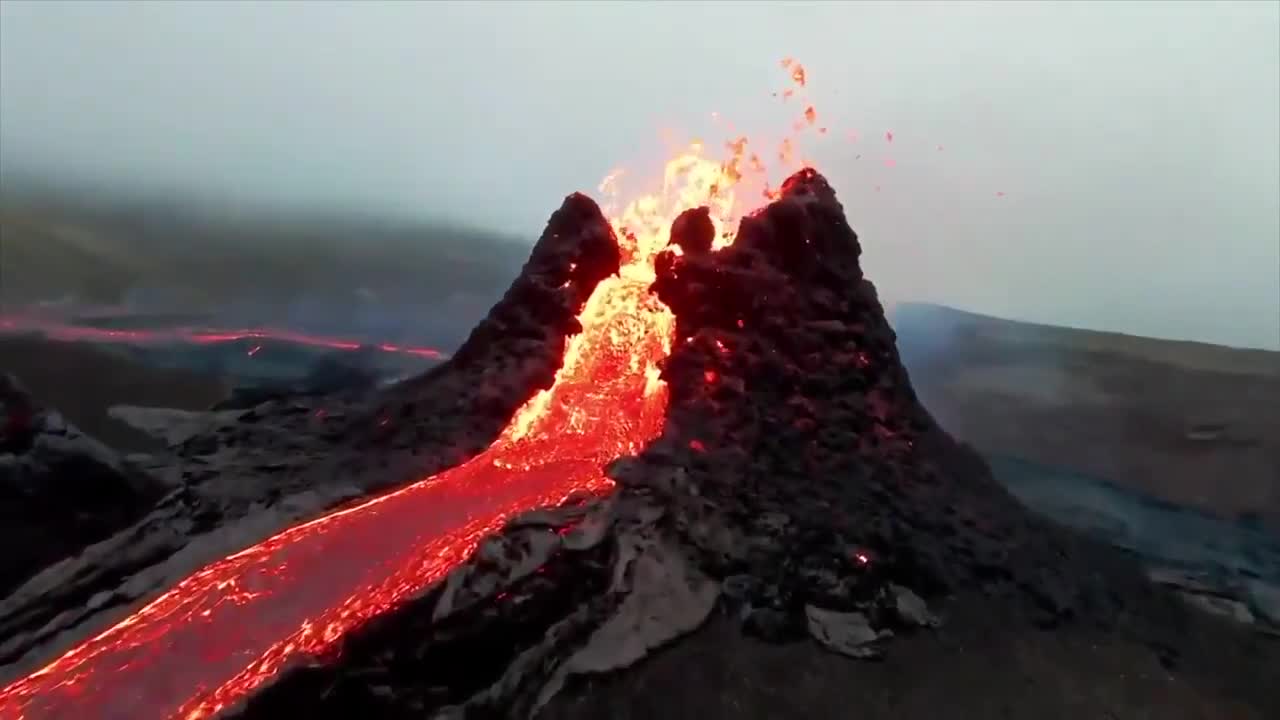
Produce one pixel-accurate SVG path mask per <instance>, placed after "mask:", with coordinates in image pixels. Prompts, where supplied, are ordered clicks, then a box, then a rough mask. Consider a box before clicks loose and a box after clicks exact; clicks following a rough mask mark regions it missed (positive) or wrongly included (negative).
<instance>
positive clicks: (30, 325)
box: [0, 315, 448, 360]
mask: <svg viewBox="0 0 1280 720" xmlns="http://www.w3.org/2000/svg"><path fill="white" fill-rule="evenodd" d="M0 331H4V332H37V333H40V334H41V335H44V336H45V337H47V338H50V339H53V340H64V341H87V342H100V343H108V342H109V343H123V344H129V345H157V344H164V343H189V344H194V345H213V344H218V343H227V342H236V341H238V340H274V341H277V342H285V343H290V344H293V345H307V346H310V347H322V348H327V349H329V350H358V349H359V348H361V347H363V346H364V344H363V343H360V342H356V341H354V340H342V339H338V338H331V337H323V336H320V335H308V334H306V333H300V332H293V331H290V330H272V329H267V328H240V329H235V330H214V329H208V328H204V329H196V328H166V329H149V330H111V329H107V328H95V327H87V326H84V325H72V324H68V323H62V322H57V321H54V320H49V319H45V318H40V317H38V316H36V315H21V316H19V315H15V316H9V317H3V318H0ZM257 347H261V346H257ZM373 347H376V348H377V349H379V350H381V351H383V352H388V353H400V354H404V355H415V356H417V357H423V358H430V359H433V360H443V359H444V358H446V357H448V356H447V355H445V354H444V353H442V352H440V351H439V350H435V349H432V348H425V347H414V346H412V345H395V344H392V343H377V344H374V345H373ZM255 353H256V351H255V352H251V353H249V354H250V355H253V354H255Z"/></svg>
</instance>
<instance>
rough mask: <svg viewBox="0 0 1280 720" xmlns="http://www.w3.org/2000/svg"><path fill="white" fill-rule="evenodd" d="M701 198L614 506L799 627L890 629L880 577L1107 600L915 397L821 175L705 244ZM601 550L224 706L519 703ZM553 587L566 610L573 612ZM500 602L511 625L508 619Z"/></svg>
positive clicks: (593, 583)
mask: <svg viewBox="0 0 1280 720" xmlns="http://www.w3.org/2000/svg"><path fill="white" fill-rule="evenodd" d="M700 215H701V213H698V212H690V213H685V214H684V215H681V220H677V221H676V224H677V227H673V228H672V230H671V242H672V244H673V245H677V246H679V247H680V250H679V251H675V250H674V249H673V250H672V251H668V252H663V253H661V254H659V255H658V256H657V257H656V259H655V267H656V274H655V278H654V282H653V283H652V285H651V286H650V288H651V290H652V292H653V293H654V294H656V296H657V297H658V298H660V299H661V300H662V301H663V303H664V304H665V305H666V306H668V307H670V308H671V309H672V311H673V312H674V315H675V327H674V331H675V338H676V342H675V346H674V348H673V349H672V351H671V352H670V354H669V355H668V357H667V358H666V359H665V360H664V361H663V363H662V378H663V379H664V380H666V381H667V383H668V385H669V388H670V400H669V404H668V406H667V409H666V418H665V423H664V424H663V426H662V434H661V437H659V438H657V439H656V440H655V441H654V442H653V443H651V444H650V445H649V446H648V447H647V448H645V449H643V451H641V452H639V453H638V454H636V455H635V456H634V457H630V458H623V459H621V460H620V461H618V462H616V463H615V464H614V465H613V466H611V469H610V475H611V477H613V478H614V479H615V480H616V482H617V483H618V497H619V498H620V499H619V501H618V502H619V503H623V502H625V500H626V499H627V498H632V499H638V500H643V501H644V502H647V503H654V504H656V505H657V506H659V507H660V508H661V509H662V512H663V515H662V517H661V519H660V520H658V521H657V522H658V527H659V528H660V531H661V532H663V533H667V534H669V535H670V536H672V537H675V538H678V542H679V546H680V547H681V549H682V551H683V552H684V553H685V554H686V555H687V556H688V558H689V559H690V561H691V562H692V563H693V564H694V565H695V566H696V567H697V568H699V569H700V570H701V571H702V572H705V573H706V574H707V575H709V576H711V577H712V578H715V579H716V580H717V581H718V583H719V584H720V587H721V591H720V592H721V601H720V604H721V606H722V607H723V608H724V609H725V610H727V611H730V612H732V613H733V614H734V615H735V616H736V617H737V618H739V619H740V620H741V623H742V627H743V630H744V631H745V632H749V633H752V634H755V635H758V636H760V637H763V638H765V639H770V640H781V639H792V638H797V637H800V636H803V634H804V633H805V629H806V628H805V617H806V608H813V607H816V608H820V609H823V610H825V611H831V612H836V613H859V612H867V613H870V614H871V620H872V621H873V622H875V623H877V626H878V627H884V628H894V629H897V628H899V627H901V625H900V624H899V625H895V623H900V622H901V621H900V620H896V619H895V618H894V616H893V613H892V612H889V613H888V614H886V613H885V612H884V611H883V610H877V609H876V608H881V607H882V604H881V605H877V603H878V602H880V599H882V598H884V597H885V596H886V593H887V592H892V591H891V590H890V589H891V588H894V587H901V586H905V587H908V588H914V589H916V590H917V591H919V592H920V593H921V594H924V595H926V596H928V597H939V596H943V595H947V594H954V593H959V592H979V593H986V594H989V595H991V596H993V597H999V598H1002V599H1004V600H1005V601H1007V602H1008V603H1010V604H1009V605H1006V606H1003V607H1012V608H1014V609H1015V612H1016V613H1018V614H1019V616H1020V617H1023V618H1025V619H1027V620H1029V621H1032V622H1036V623H1040V624H1054V623H1059V622H1064V621H1066V620H1068V619H1070V618H1081V617H1083V618H1088V619H1091V620H1098V621H1101V622H1107V621H1109V619H1111V618H1112V615H1113V612H1114V610H1115V608H1112V607H1110V606H1109V605H1108V604H1107V603H1108V599H1107V598H1108V596H1107V593H1106V590H1105V588H1104V585H1103V584H1102V583H1101V582H1100V581H1098V580H1097V576H1096V572H1094V571H1095V570H1098V571H1100V569H1099V568H1093V567H1090V562H1091V561H1092V559H1093V556H1092V555H1091V554H1090V552H1089V550H1088V549H1087V548H1082V547H1079V546H1077V545H1076V544H1074V542H1073V541H1072V540H1070V539H1069V538H1067V537H1066V536H1064V535H1063V534H1061V533H1059V532H1057V531H1056V530H1054V529H1053V528H1051V527H1048V526H1046V525H1044V524H1042V523H1041V522H1039V521H1037V520H1035V519H1033V518H1031V517H1030V516H1028V514H1027V513H1026V511H1025V510H1024V509H1023V508H1022V507H1021V506H1020V505H1018V504H1017V503H1016V502H1015V501H1014V500H1013V499H1012V498H1011V497H1010V496H1009V495H1008V493H1007V492H1006V491H1005V490H1003V488H1001V487H1000V486H999V485H998V484H997V483H996V482H995V480H994V479H993V478H992V477H991V474H990V472H989V470H988V469H987V467H986V465H985V463H984V462H983V461H982V460H981V458H980V457H979V456H978V455H977V454H975V453H974V452H973V451H972V450H970V449H968V448H966V447H963V446H961V445H959V444H957V443H956V442H955V441H953V440H952V439H951V438H950V437H949V436H948V435H947V434H946V433H945V432H944V431H943V430H942V429H941V428H939V427H938V425H937V424H936V423H935V422H934V421H933V419H932V418H931V417H930V416H929V414H928V412H927V411H926V410H925V409H924V408H923V407H921V405H920V403H919V402H918V400H917V399H916V396H915V394H914V392H913V391H912V389H911V384H910V380H909V378H908V377H907V374H906V371H905V370H904V369H903V367H902V365H901V363H900V362H899V359H898V355H897V351H896V348H895V344H894V335H893V331H892V329H891V328H890V327H889V325H888V323H887V321H886V320H885V317H884V312H883V309H882V307H881V305H880V302H879V300H878V298H877V296H876V292H875V289H874V287H873V286H872V285H871V283H870V282H868V281H867V280H866V279H865V278H864V277H863V274H862V271H861V268H860V265H859V262H858V259H859V255H860V252H861V250H860V247H859V245H858V241H857V236H856V235H855V234H854V232H853V230H852V229H851V228H850V227H849V225H848V223H847V221H846V219H845V216H844V210H843V208H842V207H841V205H840V203H839V202H838V201H837V200H836V197H835V194H834V192H833V191H832V189H831V188H830V186H829V185H828V184H827V182H826V180H825V179H824V178H823V177H822V176H821V175H819V174H818V173H816V172H815V171H812V170H805V171H802V172H800V173H797V174H796V175H794V176H792V177H791V178H790V179H789V180H788V181H787V182H786V184H785V185H784V186H783V189H782V193H781V198H780V199H779V200H778V201H776V202H774V203H773V204H771V205H769V206H768V207H767V208H765V209H763V210H761V211H759V212H757V213H754V214H752V215H751V216H749V217H747V218H744V219H743V220H742V222H741V225H740V227H739V229H738V233H737V238H736V240H735V241H734V243H733V244H732V245H731V246H729V247H727V248H724V249H721V250H718V251H714V252H708V251H707V249H706V248H704V247H703V246H702V240H703V238H704V237H705V233H702V234H701V236H699V235H696V234H695V235H694V236H693V237H690V235H689V234H687V233H697V232H698V231H697V230H696V229H692V230H691V228H697V227H698V224H697V223H698V218H699V216H700ZM690 218H692V220H690ZM508 532H510V531H508ZM609 552H610V553H611V557H609V558H605V559H602V558H601V556H600V554H599V553H600V550H599V549H598V548H597V549H595V550H592V551H590V552H581V553H572V552H560V553H558V554H557V555H555V556H554V557H555V560H554V563H553V565H554V570H553V571H551V572H550V573H549V574H548V575H538V576H535V577H534V579H533V581H532V582H533V585H532V586H529V587H524V586H521V587H511V588H507V589H505V590H502V591H501V592H499V593H497V594H496V595H493V596H492V597H490V598H489V599H488V600H487V601H486V602H483V603H481V604H479V605H477V606H476V607H475V608H473V609H472V610H471V611H469V612H468V613H467V614H464V616H463V619H462V622H463V624H464V625H466V627H467V636H468V637H470V638H471V639H472V640H473V641H474V642H475V643H476V647H482V648H484V649H485V650H484V652H483V653H471V652H468V651H467V650H466V649H465V648H464V647H458V646H454V645H450V644H449V643H450V640H449V638H450V637H453V633H454V632H456V630H450V631H447V632H445V633H444V635H443V636H440V637H437V636H436V634H435V633H433V632H432V631H431V628H432V624H431V621H430V618H432V617H433V613H437V612H439V608H438V606H437V602H438V601H437V598H436V597H433V596H429V597H424V598H421V599H419V600H417V601H415V602H413V603H411V604H408V605H405V606H403V607H401V608H399V609H397V610H395V611H392V612H391V613H388V614H387V615H385V616H384V617H382V618H380V619H379V620H378V621H377V623H376V624H375V625H371V626H369V627H368V628H365V629H360V630H356V631H355V632H354V633H352V634H351V635H350V636H348V638H347V639H346V640H345V641H344V642H343V644H342V652H341V653H340V654H339V659H338V660H337V661H336V662H334V663H331V664H329V665H326V666H324V667H315V668H310V669H307V670H305V671H299V672H296V673H292V674H289V675H286V676H285V677H284V678H282V679H281V680H280V681H279V682H278V683H276V684H275V685H274V686H273V687H272V689H271V690H270V691H269V692H267V693H265V694H264V695H263V696H262V697H261V698H260V699H258V700H255V701H253V702H250V703H249V705H248V706H247V707H245V708H244V709H243V710H242V711H241V712H240V713H239V714H238V715H237V717H241V718H268V717H272V716H273V713H276V712H278V711H279V709H280V708H291V709H295V710H300V711H304V713H305V714H306V715H307V716H308V717H316V718H329V717H332V718H339V717H351V716H355V715H363V716H370V717H375V716H376V717H389V718H400V717H404V718H409V717H423V716H430V713H431V712H433V711H440V710H441V709H442V708H443V707H445V706H447V705H454V706H455V707H457V703H459V700H460V698H465V697H466V695H467V694H468V693H472V692H475V689H476V688H477V687H480V686H481V685H484V684H486V683H494V687H499V686H501V687H504V688H506V690H505V691H504V693H505V694H504V693H494V694H493V695H492V696H491V697H489V698H488V699H487V700H484V701H477V702H473V703H471V704H469V705H468V706H467V708H466V712H467V713H469V714H466V716H467V717H490V716H493V717H506V716H512V717H514V716H519V715H522V714H524V713H525V712H527V711H528V710H529V709H530V708H531V707H534V706H535V705H534V704H533V701H532V700H531V699H530V698H531V697H533V696H536V695H537V694H538V688H539V687H540V686H541V683H543V682H545V681H546V680H547V678H548V677H549V675H550V674H551V673H552V672H553V670H554V668H555V667H556V666H558V665H560V664H563V663H564V662H565V661H566V658H567V657H568V656H570V655H571V654H572V653H573V652H574V650H575V649H576V648H577V647H580V646H582V644H583V643H584V642H585V638H584V637H582V633H581V628H582V624H583V623H591V622H594V623H596V624H597V625H599V624H600V623H603V622H604V621H605V619H606V618H607V617H608V613H609V612H611V611H612V610H613V609H614V608H615V606H616V599H614V598H613V596H612V595H611V594H610V593H607V592H600V591H596V592H595V595H594V597H592V596H591V593H588V595H587V596H586V597H585V598H584V597H583V596H582V595H581V593H580V592H579V591H580V590H581V588H582V587H584V586H586V587H599V586H600V584H601V582H602V580H601V578H602V577H604V576H607V575H609V574H611V573H612V574H614V575H615V577H616V573H617V572H618V570H617V569H616V568H620V567H624V565H622V564H620V563H622V552H621V550H619V549H618V548H613V549H611V550H610V551H609ZM611 567H614V568H615V569H613V570H611V569H610V568H611ZM568 598H574V602H576V603H579V604H580V607H581V608H584V609H585V610H580V611H579V612H578V618H577V620H572V622H571V613H570V612H569V610H567V609H566V608H567V607H569V606H570V605H572V604H573V603H569V602H568V601H567V599H568ZM584 613H585V615H584ZM513 618H523V622H524V623H525V625H523V626H522V629H524V630H526V631H528V632H524V633H521V634H511V633H510V630H509V629H510V628H511V627H512V624H511V622H510V621H511V620H512V619H513ZM529 623H532V624H533V625H534V627H533V628H530V627H528V624H529ZM566 624H567V626H568V627H573V628H577V634H575V635H574V638H576V639H572V640H571V641H569V642H568V643H567V645H564V646H557V647H556V648H555V649H554V650H553V651H552V652H553V654H552V655H551V656H543V657H542V658H541V659H535V660H534V661H532V667H531V668H529V667H527V668H526V669H525V670H522V671H521V673H524V674H521V673H516V675H515V678H516V680H517V681H518V682H510V680H511V677H512V671H510V670H509V671H508V672H507V673H506V674H505V675H504V674H503V672H502V668H504V667H506V666H507V665H512V664H513V663H514V662H515V661H516V659H517V658H529V657H531V653H533V652H534V651H535V646H538V638H539V637H540V636H541V631H545V632H546V633H547V634H549V635H550V634H554V633H555V632H557V630H558V629H561V628H564V627H566ZM451 627H453V626H451ZM588 634H589V633H588ZM451 647H452V648H454V651H453V653H452V654H451V655H450V657H451V658H452V661H453V662H454V663H456V664H457V665H459V666H461V668H457V667H455V668H454V669H453V671H451V673H452V675H454V676H456V677H457V678H465V680H455V681H453V682H452V683H451V682H450V681H448V680H447V679H445V678H444V677H443V676H442V675H441V674H440V673H439V671H438V670H433V668H436V667H437V665H436V664H437V663H439V662H440V658H441V657H442V656H443V655H442V654H443V653H445V652H446V650H447V649H448V648H451ZM544 649H545V648H544ZM557 653H558V654H557ZM525 665H530V663H529V662H526V663H525ZM512 667H514V665H512ZM500 677H502V678H503V680H502V681H499V678H500ZM499 701H501V702H499ZM494 703H498V704H494ZM447 716H448V717H455V716H458V715H452V714H450V715H447Z"/></svg>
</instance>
